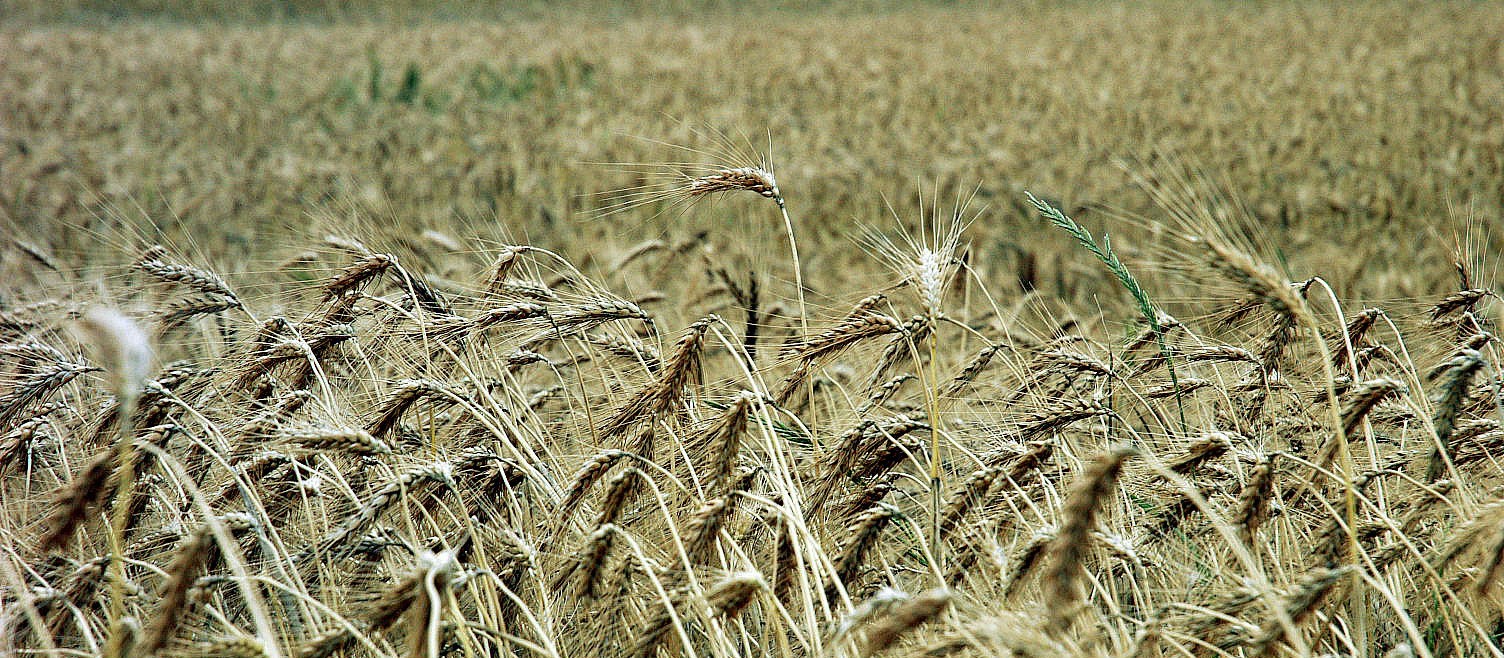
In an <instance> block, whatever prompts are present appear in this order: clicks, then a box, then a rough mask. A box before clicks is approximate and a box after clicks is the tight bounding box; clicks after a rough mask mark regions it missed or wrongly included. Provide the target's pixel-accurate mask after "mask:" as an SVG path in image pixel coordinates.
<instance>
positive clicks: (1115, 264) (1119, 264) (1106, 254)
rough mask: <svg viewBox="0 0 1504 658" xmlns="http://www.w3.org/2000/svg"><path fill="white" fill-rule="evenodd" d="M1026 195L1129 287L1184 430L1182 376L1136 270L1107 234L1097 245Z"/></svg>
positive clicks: (1070, 221)
mask: <svg viewBox="0 0 1504 658" xmlns="http://www.w3.org/2000/svg"><path fill="white" fill-rule="evenodd" d="M1024 196H1026V197H1028V198H1029V203H1032V204H1034V207H1035V208H1037V209H1038V210H1039V212H1040V214H1042V215H1044V216H1045V218H1046V219H1049V220H1050V223H1051V224H1054V225H1055V226H1057V227H1059V228H1061V229H1063V230H1064V231H1065V232H1066V233H1068V234H1070V236H1071V237H1073V238H1075V239H1076V242H1078V243H1080V245H1081V246H1082V247H1085V248H1086V250H1087V251H1089V252H1091V253H1092V255H1093V256H1096V257H1097V260H1099V261H1102V264H1103V265H1106V266H1107V270H1108V271H1110V272H1112V275H1113V276H1114V277H1117V280H1118V281H1119V282H1120V283H1122V284H1123V287H1124V288H1127V289H1128V294H1130V295H1132V296H1133V301H1134V304H1135V305H1137V306H1138V312H1139V315H1142V316H1143V317H1144V320H1145V321H1146V322H1148V323H1149V328H1150V329H1151V330H1152V331H1153V332H1154V337H1155V339H1156V340H1157V341H1158V343H1159V353H1160V355H1161V356H1163V357H1164V359H1165V367H1167V368H1169V370H1170V385H1171V386H1174V387H1175V406H1176V407H1177V408H1178V409H1179V411H1180V430H1181V431H1182V432H1184V431H1185V428H1186V422H1185V405H1184V403H1183V402H1182V401H1181V398H1180V379H1179V377H1177V376H1176V374H1175V362H1174V360H1173V359H1172V357H1171V355H1170V347H1169V345H1167V344H1166V343H1165V334H1164V327H1163V326H1161V325H1160V323H1159V311H1158V309H1156V308H1155V307H1154V302H1153V301H1151V300H1150V299H1149V293H1148V292H1145V291H1144V287H1143V286H1142V285H1139V282H1138V279H1135V278H1134V277H1133V273H1132V272H1129V271H1128V266H1126V265H1124V264H1123V261H1122V260H1120V259H1119V258H1118V255H1117V254H1116V253H1114V252H1113V251H1112V240H1111V239H1110V238H1109V237H1108V236H1107V234H1106V233H1103V234H1102V242H1101V244H1098V243H1097V240H1096V238H1093V237H1092V235H1091V231H1088V230H1086V228H1085V227H1082V226H1081V225H1080V224H1077V223H1076V220H1074V219H1071V218H1070V217H1067V216H1066V214H1065V213H1063V212H1060V209H1059V208H1056V207H1055V206H1052V205H1050V204H1049V203H1046V202H1044V201H1041V200H1040V199H1039V197H1036V196H1034V195H1033V194H1032V193H1029V192H1024Z"/></svg>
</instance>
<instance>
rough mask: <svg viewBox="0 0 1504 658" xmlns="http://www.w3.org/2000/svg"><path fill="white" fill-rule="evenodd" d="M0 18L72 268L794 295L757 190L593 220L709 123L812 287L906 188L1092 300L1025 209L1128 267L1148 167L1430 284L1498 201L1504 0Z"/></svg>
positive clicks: (44, 227)
mask: <svg viewBox="0 0 1504 658" xmlns="http://www.w3.org/2000/svg"><path fill="white" fill-rule="evenodd" d="M7 6H8V8H7V9H5V10H0V11H5V12H7V14H8V16H7V17H6V20H5V21H4V23H3V27H0V43H4V44H5V45H4V46H3V47H0V58H3V59H0V117H3V122H0V130H3V133H0V135H3V142H0V171H3V173H4V177H3V178H4V183H3V185H0V220H3V221H4V222H6V224H7V225H9V226H14V227H17V230H18V233H17V234H18V235H21V236H25V237H26V239H28V240H29V241H31V242H33V243H34V244H35V246H37V247H38V248H41V249H43V250H46V251H47V252H48V253H49V254H51V255H52V256H53V257H55V258H57V259H60V260H61V261H64V262H68V263H71V264H72V265H73V266H76V265H79V264H81V263H82V262H84V261H87V260H88V259H89V258H90V257H91V254H93V253H95V252H93V251H91V250H90V245H91V243H92V242H93V241H94V240H95V237H93V236H95V235H98V234H102V235H106V236H116V238H117V239H118V238H119V237H120V236H121V235H123V234H125V235H129V234H135V233H140V232H142V230H143V229H141V228H140V227H141V226H143V225H145V224H146V220H149V221H150V223H153V224H155V225H156V226H157V227H160V229H161V230H162V231H163V232H164V233H165V235H166V236H168V237H176V238H177V239H179V240H191V242H192V244H193V245H194V249H196V250H197V251H198V255H199V256H200V257H203V258H206V259H208V262H212V263H214V264H216V265H217V266H218V267H220V268H222V269H224V270H226V271H228V272H231V273H235V272H243V271H248V270H256V269H264V268H265V267H266V261H267V260H268V259H272V260H275V259H276V258H281V257H285V256H286V254H285V253H283V252H284V251H286V250H287V249H289V248H290V247H289V245H291V244H294V243H295V242H297V241H298V240H299V239H301V238H303V237H306V236H307V235H308V234H310V233H316V232H317V231H318V230H320V228H319V227H320V226H322V224H323V223H327V222H328V221H329V220H331V219H338V220H339V221H340V222H344V221H346V220H347V219H348V218H349V217H351V216H356V215H358V216H361V217H364V218H365V220H364V221H365V223H367V224H369V225H370V230H372V231H376V232H378V233H389V234H391V235H393V236H399V237H400V236H409V237H410V236H412V235H415V234H421V232H422V231H424V230H427V229H433V230H437V231H440V232H443V233H445V234H446V235H449V236H451V237H453V238H455V239H458V240H464V239H467V238H470V237H480V238H483V239H487V240H491V241H504V242H505V241H515V242H520V241H528V242H531V243H533V244H537V245H540V246H547V247H549V248H553V249H557V250H559V251H562V252H565V253H566V254H567V255H569V256H571V257H573V258H575V259H576V261H577V262H578V263H579V264H580V265H581V266H582V267H584V268H585V269H586V271H587V272H590V271H592V270H591V269H590V268H592V267H597V266H599V265H600V264H601V262H602V261H604V262H610V261H611V259H612V257H613V256H614V255H615V254H614V252H615V251H616V250H620V249H625V248H627V247H628V246H630V245H632V244H636V243H638V242H639V241H641V240H645V239H651V238H658V237H661V238H665V239H667V240H668V241H670V242H675V241H682V240H684V239H687V238H689V237H691V236H694V235H696V234H697V233H699V232H708V235H707V238H706V239H707V240H709V241H710V243H711V244H713V245H717V246H718V247H719V248H720V251H721V252H722V253H728V254H731V255H732V256H735V257H737V258H745V259H748V261H749V263H748V265H749V266H751V267H756V268H759V269H763V270H766V271H771V272H774V273H779V276H780V277H781V278H783V279H790V278H791V277H789V276H788V275H789V272H788V266H787V264H786V263H785V262H783V260H782V259H779V258H777V257H772V256H766V255H764V254H776V253H781V251H780V250H778V249H772V248H769V249H764V248H763V247H764V246H767V245H771V244H773V243H775V242H776V241H778V240H781V238H780V237H779V236H780V235H781V234H780V232H779V226H778V225H777V224H776V223H773V222H770V221H769V220H768V218H767V216H766V213H764V212H763V209H762V208H761V207H760V206H756V207H754V206H755V203H754V202H753V201H752V200H727V201H726V202H725V203H716V204H702V205H700V206H699V207H697V208H694V209H692V210H690V211H688V212H680V211H678V210H670V211H668V212H664V213H662V214H658V215H656V216H655V213H656V212H657V211H658V210H661V208H655V207H651V206H650V207H647V208H643V209H641V210H638V211H636V212H633V213H624V214H620V215H617V216H613V217H612V218H611V220H610V221H600V220H599V219H597V216H598V214H599V213H598V212H597V210H598V209H599V208H600V207H601V206H602V205H603V203H604V201H603V199H602V197H601V194H602V193H604V192H609V191H611V190H614V189H620V188H625V187H628V186H631V185H633V184H634V183H636V182H638V181H636V180H635V179H634V178H633V177H632V176H631V175H628V174H625V173H622V172H621V171H618V168H613V167H610V166H602V165H599V164H594V163H602V162H628V163H654V162H662V161H679V160H684V159H686V157H685V156H686V154H685V153H683V152H680V151H676V150H674V149H670V148H666V147H664V146H661V145H659V144H657V143H655V142H656V141H662V142H668V143H671V144H676V145H684V146H689V147H694V148H712V147H713V146H714V144H713V143H711V141H710V140H707V139H705V133H708V132H714V131H722V132H724V133H726V134H727V135H729V136H731V137H732V138H733V139H734V140H735V141H738V142H743V141H745V142H749V143H750V144H752V145H754V146H756V147H758V148H759V150H767V149H766V146H767V145H768V143H769V142H771V144H772V148H773V157H774V160H775V161H774V163H773V164H774V165H775V166H776V172H777V174H778V176H779V182H780V183H781V186H782V188H783V191H784V193H785V195H786V196H787V197H788V199H789V203H790V207H791V210H792V212H793V213H794V215H795V217H796V218H797V219H798V221H799V223H800V224H802V225H803V227H804V228H803V229H802V230H803V231H805V232H806V233H807V234H808V235H807V236H805V240H806V241H807V243H808V244H807V245H806V248H807V249H806V250H807V252H808V253H807V254H806V256H805V257H806V259H807V261H808V262H807V269H808V275H809V277H810V281H809V287H810V288H812V289H815V290H824V289H829V288H832V287H834V286H839V285H849V284H851V283H853V281H855V282H858V283H859V282H860V281H861V280H862V279H863V278H870V277H871V276H873V275H874V274H875V273H876V271H874V270H873V269H872V268H873V267H874V265H873V261H872V259H870V258H866V257H864V256H863V255H862V254H861V253H860V252H859V250H856V249H853V248H852V247H853V243H852V241H851V240H850V239H849V237H848V236H849V234H850V232H851V231H852V229H853V227H855V226H858V225H869V226H888V225H890V224H891V223H892V219H891V215H892V214H894V213H896V215H897V216H898V217H900V218H904V219H905V220H907V221H912V219H913V218H914V217H915V216H916V215H917V213H916V210H917V205H918V204H919V203H921V202H920V200H919V196H920V195H919V192H920V190H923V192H924V196H925V198H926V200H925V201H924V202H923V203H926V204H928V203H930V202H931V201H934V199H933V198H931V197H934V196H937V195H938V197H939V205H940V206H943V207H946V208H949V207H951V206H953V205H955V200H956V199H958V198H960V197H963V196H971V195H972V193H973V192H974V193H975V199H974V200H973V202H972V204H971V206H970V208H971V209H972V210H973V211H975V210H981V211H982V212H981V215H980V216H979V219H978V221H977V222H976V226H975V228H974V230H973V231H971V232H969V233H968V237H969V239H970V242H971V251H972V252H973V259H974V261H975V262H976V263H977V265H978V267H979V268H981V269H982V270H984V271H985V272H987V273H988V274H989V276H991V277H992V280H995V281H999V282H1003V283H1004V285H1003V286H1002V288H1003V289H1009V288H1012V289H1017V286H1016V285H1013V284H1012V282H1011V281H1012V279H1015V278H1018V275H1019V274H1023V275H1024V278H1026V279H1030V280H1032V281H1034V283H1036V284H1037V285H1041V286H1043V285H1049V286H1052V288H1050V289H1049V290H1048V292H1051V293H1053V294H1060V295H1064V296H1067V297H1069V296H1072V295H1076V294H1079V293H1080V291H1079V290H1077V288H1078V284H1077V283H1076V282H1075V279H1076V276H1075V274H1076V273H1075V272H1072V271H1070V270H1071V268H1072V267H1080V268H1082V269H1084V270H1085V271H1086V272H1087V273H1088V274H1090V275H1091V277H1090V278H1095V273H1094V272H1092V270H1091V267H1090V265H1089V264H1088V265H1084V266H1079V265H1078V266H1073V265H1071V264H1069V263H1071V262H1074V258H1067V259H1066V261H1067V262H1065V263H1062V262H1061V258H1060V256H1059V254H1060V251H1061V249H1062V248H1064V247H1067V246H1068V243H1067V242H1066V241H1065V240H1063V239H1061V238H1060V237H1059V236H1055V235H1053V234H1049V233H1048V232H1047V231H1044V230H1043V229H1042V227H1043V225H1042V224H1041V222H1040V221H1039V220H1038V219H1037V218H1036V217H1034V216H1033V214H1032V213H1031V212H1027V211H1026V208H1025V206H1024V203H1023V200H1022V191H1023V190H1025V189H1027V190H1030V191H1033V192H1034V193H1036V194H1040V195H1043V196H1045V197H1047V198H1050V199H1054V200H1057V201H1059V202H1060V203H1062V204H1063V205H1064V207H1065V209H1066V210H1067V211H1074V212H1075V213H1076V215H1078V216H1079V218H1080V219H1081V220H1082V221H1083V222H1085V223H1087V224H1088V225H1089V226H1092V227H1094V228H1095V227H1102V228H1107V229H1111V230H1112V231H1113V232H1114V233H1115V234H1119V236H1120V245H1122V248H1124V249H1127V250H1128V251H1129V253H1130V254H1133V253H1134V252H1135V251H1136V250H1139V249H1141V248H1142V249H1147V247H1148V246H1151V245H1149V244H1146V243H1145V242H1144V241H1142V240H1135V239H1134V238H1133V237H1130V236H1133V235H1134V233H1135V229H1134V228H1133V227H1132V226H1131V223H1130V222H1124V221H1121V220H1120V219H1115V218H1117V217H1120V216H1121V215H1123V214H1124V213H1125V212H1126V213H1138V212H1142V213H1145V214H1147V215H1149V216H1151V217H1153V216H1154V215H1155V213H1154V211H1153V209H1152V208H1151V207H1150V205H1149V204H1148V203H1147V200H1146V197H1145V195H1143V194H1142V193H1141V192H1140V191H1138V189H1137V188H1136V187H1135V186H1134V185H1133V184H1132V182H1131V179H1132V174H1136V173H1142V172H1143V171H1145V166H1146V164H1147V163H1150V162H1153V161H1154V160H1155V159H1156V158H1158V157H1162V156H1168V157H1169V158H1171V159H1173V160H1176V161H1178V162H1183V163H1186V164H1189V165H1192V166H1194V167H1197V168H1200V169H1201V170H1203V171H1204V172H1206V174H1207V175H1208V177H1210V178H1212V179H1214V180H1215V181H1216V182H1217V184H1218V185H1219V186H1222V187H1224V188H1226V189H1228V190H1229V191H1230V192H1231V195H1232V197H1233V198H1235V199H1237V200H1238V201H1239V202H1241V203H1242V204H1244V205H1245V206H1246V214H1248V215H1249V216H1251V217H1253V218H1255V220H1256V223H1257V224H1258V225H1260V226H1261V227H1263V228H1264V229H1266V230H1267V231H1268V232H1269V233H1270V234H1271V235H1273V236H1277V241H1278V243H1279V245H1281V248H1282V253H1281V254H1280V257H1281V258H1284V259H1287V262H1292V263H1294V265H1292V267H1293V269H1294V270H1296V271H1300V270H1302V269H1303V268H1306V269H1308V268H1309V267H1311V266H1313V265H1314V264H1317V263H1322V264H1323V265H1324V266H1325V267H1324V269H1323V274H1325V275H1326V276H1328V277H1329V278H1330V279H1332V280H1334V281H1336V282H1337V283H1338V284H1339V285H1341V286H1343V287H1344V291H1343V292H1348V291H1349V290H1348V289H1347V288H1348V287H1350V286H1351V287H1353V289H1352V290H1351V292H1354V293H1357V294H1360V295H1378V294H1384V295H1389V296H1393V295H1396V294H1398V295H1401V296H1409V295H1420V294H1423V293H1428V292H1434V291H1435V290H1438V289H1440V288H1438V287H1437V286H1441V287H1445V285H1446V284H1447V283H1449V281H1448V280H1447V279H1446V276H1447V271H1448V268H1447V266H1446V259H1444V258H1428V257H1426V256H1427V253H1426V252H1428V250H1438V253H1439V252H1440V251H1443V250H1445V249H1447V248H1449V245H1450V243H1451V238H1450V236H1451V234H1452V232H1453V229H1454V228H1455V227H1456V226H1459V225H1460V224H1462V223H1465V222H1467V221H1474V222H1477V221H1483V220H1488V219H1492V218H1497V217H1498V216H1499V209H1500V197H1501V192H1504V171H1501V169H1504V116H1501V113H1504V109H1501V108H1504V103H1501V102H1500V101H1501V100H1504V51H1501V45H1500V44H1501V37H1500V33H1499V32H1498V31H1497V30H1494V29H1492V27H1491V26H1497V25H1500V24H1504V7H1501V6H1500V5H1498V4H1494V3H1417V4H1407V3H1372V4H1369V3H1364V4H1361V5H1352V6H1349V5H1344V4H1334V5H1317V6H1311V5H1306V4H1298V3H1291V4H1283V3H1269V4H1258V5H1244V4H1224V3H1170V4H1165V3H1141V4H1139V3H1136V4H1132V5H1128V6H1113V7H1105V8H1104V7H1096V6H1091V7H1088V6H1078V5H1074V4H1065V5H1059V6H1057V5H1053V4H1024V5H1017V6H1013V5H1009V6H998V7H992V8H985V9H961V8H955V7H949V6H944V5H941V4H938V3H937V4H924V3H919V4H911V3H867V4H864V5H857V6H846V5H841V4H835V3H833V4H829V5H822V6H814V7H813V8H811V7H794V6H793V5H792V4H780V3H757V2H754V3H751V4H746V3H717V2H711V3H668V4H666V5H663V6H655V5H652V4H651V3H640V4H620V5H612V6H610V7H607V8H601V7H598V6H591V5H589V3H581V4H579V5H576V6H569V5H565V6H562V7H561V6H548V5H545V4H542V3H538V4H528V3H522V4H520V5H511V4H509V3H495V4H490V5H486V4H482V5H474V6H467V7H466V8H465V9H464V10H463V11H459V10H456V9H455V8H454V7H453V6H446V5H443V4H440V3H432V4H430V3H421V2H420V3H369V4H367V3H333V2H331V3H264V2H263V3H229V4H220V3H170V2H168V3H149V2H142V3H93V2H74V3H36V2H33V3H28V2H18V3H8V5H7ZM695 131H699V133H700V134H696V132H695ZM749 208H750V209H749ZM890 208H891V211H890ZM1113 209H1115V210H1113ZM119 224H128V225H130V226H132V227H134V228H130V229H123V230H122V229H117V228H116V227H117V225H119ZM1150 239H1152V238H1150ZM748 245H751V246H754V248H753V249H750V250H749V249H746V248H744V247H745V246H748ZM1417 250H1418V251H1419V252H1420V253H1410V252H1413V251H1417ZM1334 252H1340V253H1341V254H1342V255H1343V258H1342V259H1341V260H1342V262H1341V264H1337V265H1336V267H1335V268H1333V267H1332V265H1334V264H1333V263H1331V262H1329V261H1328V260H1327V256H1329V255H1331V254H1332V253H1334ZM1399 253H1404V254H1405V255H1406V256H1415V258H1408V257H1407V258H1405V259H1404V262H1405V263H1407V264H1406V265H1404V266H1403V267H1400V266H1397V265H1396V264H1395V260H1394V257H1395V256H1396V255H1398V254H1399ZM1141 262H1142V261H1141ZM1412 262H1420V263H1432V264H1433V265H1430V266H1423V267H1421V269H1419V270H1417V269H1416V266H1415V265H1413V264H1410V263H1412ZM1426 267H1432V268H1433V269H1425V268H1426ZM1026 285H1027V284H1026ZM1088 285H1089V284H1088ZM774 292H775V294H779V295H780V296H783V297H785V298H788V297H790V296H791V295H790V294H791V291H790V290H788V289H787V287H786V286H784V287H783V288H782V289H775V290H774Z"/></svg>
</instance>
